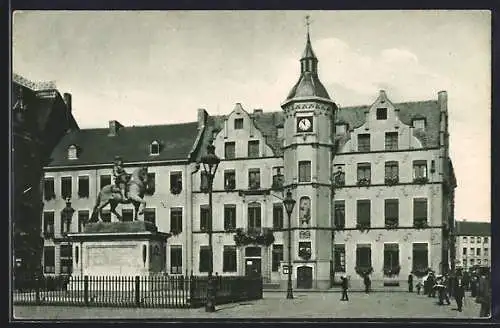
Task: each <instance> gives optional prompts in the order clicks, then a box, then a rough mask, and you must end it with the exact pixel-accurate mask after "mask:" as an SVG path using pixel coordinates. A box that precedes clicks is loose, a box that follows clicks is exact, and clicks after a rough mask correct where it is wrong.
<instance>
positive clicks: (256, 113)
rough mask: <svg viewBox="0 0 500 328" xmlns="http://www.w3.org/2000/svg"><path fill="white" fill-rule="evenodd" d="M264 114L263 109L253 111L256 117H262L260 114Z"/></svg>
mask: <svg viewBox="0 0 500 328" xmlns="http://www.w3.org/2000/svg"><path fill="white" fill-rule="evenodd" d="M262 112H263V110H262V108H257V109H254V110H253V114H254V115H260V114H262Z"/></svg>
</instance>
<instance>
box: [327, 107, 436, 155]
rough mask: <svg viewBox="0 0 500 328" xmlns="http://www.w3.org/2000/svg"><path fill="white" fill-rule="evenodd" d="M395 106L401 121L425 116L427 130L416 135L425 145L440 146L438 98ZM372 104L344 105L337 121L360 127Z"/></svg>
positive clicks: (339, 111) (406, 121) (410, 120)
mask: <svg viewBox="0 0 500 328" xmlns="http://www.w3.org/2000/svg"><path fill="white" fill-rule="evenodd" d="M394 107H395V108H396V109H398V110H399V112H398V116H399V119H400V120H401V122H403V123H404V124H407V125H411V124H412V120H413V119H415V118H425V120H426V128H425V132H424V131H421V132H419V133H418V134H416V135H415V136H416V137H418V138H419V139H420V141H422V143H423V144H424V146H425V147H438V146H439V125H440V115H441V111H440V109H439V105H438V102H437V100H425V101H414V102H404V103H395V104H394ZM369 109H370V106H367V105H365V106H354V107H343V108H340V109H339V110H338V111H337V117H336V120H335V123H341V122H347V123H348V124H349V128H350V129H352V128H354V129H355V128H359V127H360V126H362V125H363V124H365V122H366V116H365V111H367V110H369Z"/></svg>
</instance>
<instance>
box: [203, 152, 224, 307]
mask: <svg viewBox="0 0 500 328" xmlns="http://www.w3.org/2000/svg"><path fill="white" fill-rule="evenodd" d="M201 163H202V164H203V171H204V173H205V176H206V177H207V179H208V207H209V208H210V214H209V222H208V248H209V253H210V265H209V267H208V281H207V302H206V303H205V312H215V286H214V284H213V280H212V272H213V249H212V187H213V182H214V177H215V172H217V167H218V166H219V163H220V159H219V158H218V157H217V156H216V155H215V146H214V145H213V144H212V142H210V144H209V145H208V146H207V154H206V155H204V156H202V157H201Z"/></svg>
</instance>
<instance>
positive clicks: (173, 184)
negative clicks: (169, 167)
mask: <svg viewBox="0 0 500 328" xmlns="http://www.w3.org/2000/svg"><path fill="white" fill-rule="evenodd" d="M181 191H182V172H170V192H171V193H172V194H174V195H177V194H179V193H180V192H181Z"/></svg>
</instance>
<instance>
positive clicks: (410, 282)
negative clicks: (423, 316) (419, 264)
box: [408, 273, 413, 293]
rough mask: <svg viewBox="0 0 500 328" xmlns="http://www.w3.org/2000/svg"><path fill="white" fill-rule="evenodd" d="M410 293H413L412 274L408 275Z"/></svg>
mask: <svg viewBox="0 0 500 328" xmlns="http://www.w3.org/2000/svg"><path fill="white" fill-rule="evenodd" d="M408 292H409V293H413V275H412V274H411V273H410V274H409V275H408Z"/></svg>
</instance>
